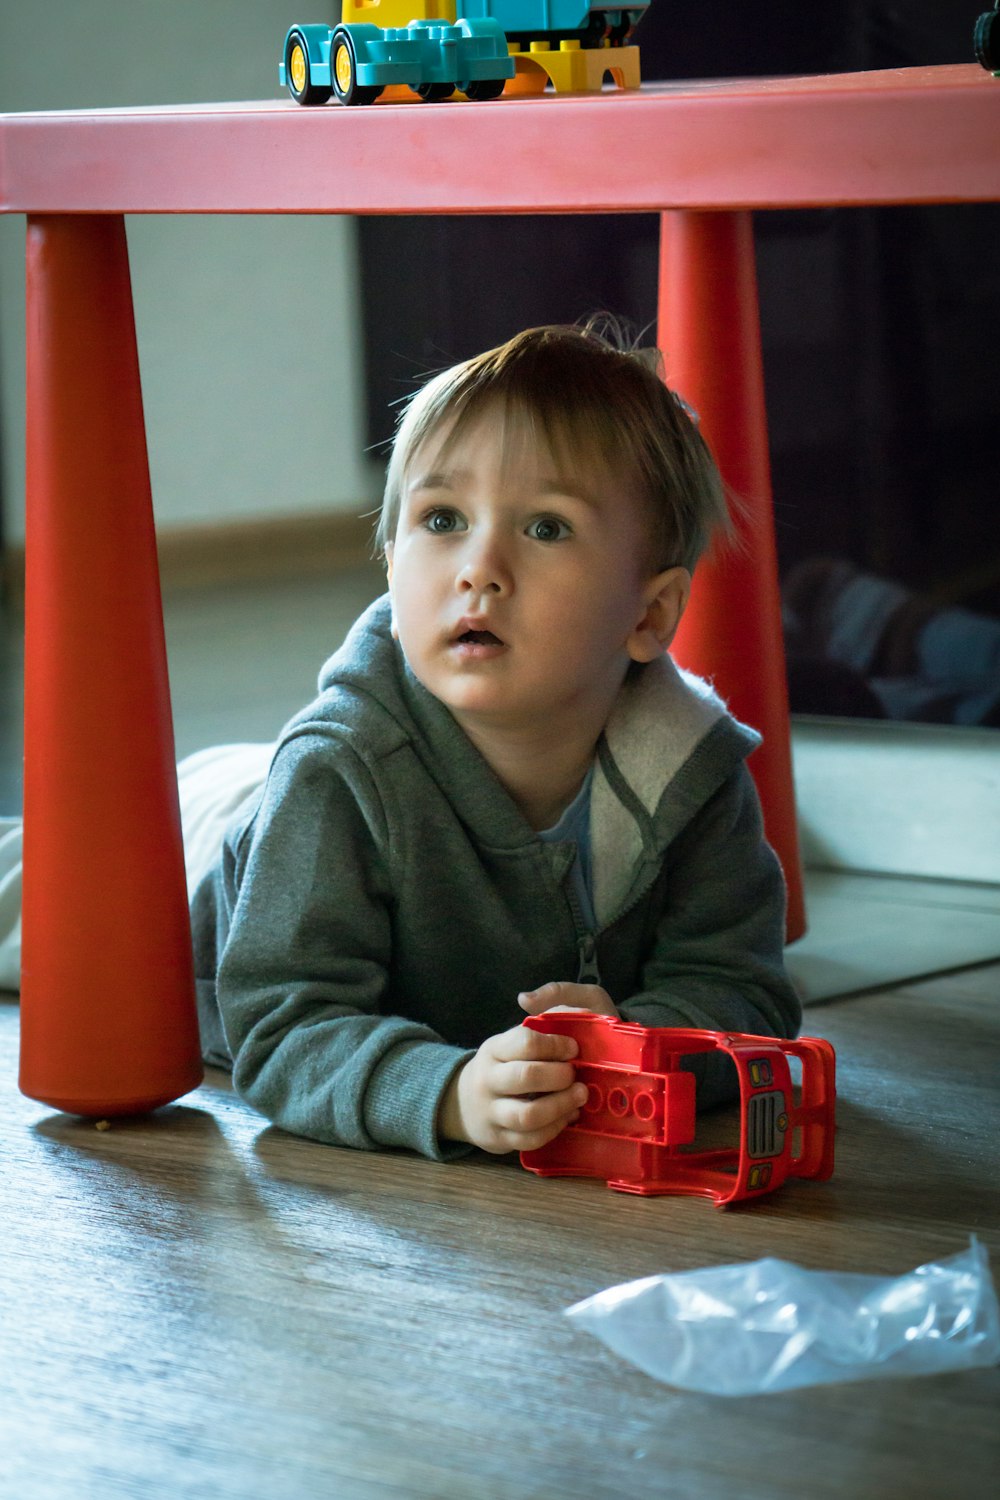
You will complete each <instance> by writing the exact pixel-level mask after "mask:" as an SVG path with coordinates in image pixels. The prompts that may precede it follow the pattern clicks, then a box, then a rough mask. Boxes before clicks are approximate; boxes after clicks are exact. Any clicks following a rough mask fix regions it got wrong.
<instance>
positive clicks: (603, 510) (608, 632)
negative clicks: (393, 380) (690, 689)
mask: <svg viewBox="0 0 1000 1500" xmlns="http://www.w3.org/2000/svg"><path fill="white" fill-rule="evenodd" d="M446 436H447V430H445V431H442V432H439V433H437V434H434V435H432V437H431V438H429V439H428V440H427V441H426V442H425V443H424V444H423V445H422V446H421V447H420V448H419V449H418V450H417V452H416V453H415V454H414V456H413V461H412V463H411V464H410V466H409V469H408V472H407V475H406V483H405V485H404V490H403V496H402V503H401V506H400V514H399V521H398V524H397V528H396V534H395V538H394V540H393V542H392V544H391V545H390V546H389V547H387V549H386V557H387V560H388V564H389V586H390V591H391V594H392V600H393V614H394V627H395V631H396V634H397V636H398V638H399V641H400V644H401V646H402V648H403V651H404V653H405V655H406V659H407V661H408V662H409V664H410V667H411V669H412V670H413V672H414V673H415V674H416V676H417V677H418V678H419V680H420V681H421V682H422V683H423V685H424V687H426V688H427V689H428V690H429V691H430V692H431V693H433V694H434V695H435V697H437V698H439V699H440V700H441V701H442V702H443V703H444V704H446V705H447V707H448V708H449V709H451V711H452V713H453V714H454V715H455V717H456V718H457V719H458V721H459V723H460V724H463V726H464V727H466V728H467V729H470V730H472V729H478V730H480V731H484V730H485V731H488V730H489V729H491V728H494V729H503V730H529V731H530V730H532V729H533V728H539V727H546V728H548V729H551V731H552V732H553V733H558V732H559V726H560V725H563V726H564V727H565V728H567V729H569V728H571V727H572V725H573V722H574V720H575V719H576V720H579V721H580V722H581V723H582V724H593V725H595V726H596V727H595V733H598V732H599V731H600V727H601V726H602V725H603V723H604V720H605V719H606V717H607V715H608V713H609V712H610V709H611V705H612V704H613V702H614V699H615V697H616V695H617V693H618V690H619V688H620V687H621V684H622V681H623V678H624V676H625V672H626V670H627V668H628V665H629V662H630V661H648V660H651V659H652V657H654V656H656V655H658V654H660V652H661V651H663V650H664V649H665V648H666V646H667V645H668V644H669V640H670V638H671V636H672V635H673V631H674V629H675V628H676V624H677V620H678V619H679V617H680V612H681V610H682V608H683V605H684V601H685V599H686V597H687V587H688V584H689V582H690V580H689V577H688V574H687V573H686V572H685V570H684V569H683V568H672V569H670V570H668V571H667V572H665V573H658V574H655V573H654V572H653V571H652V569H651V568H650V566H649V561H648V560H649V558H650V556H651V549H650V544H649V540H648V535H647V532H648V528H647V527H646V525H645V524H644V518H643V516H642V512H641V507H640V504H639V502H638V501H637V500H636V499H634V498H633V497H631V496H630V495H628V494H627V493H626V492H625V490H624V487H623V486H622V485H621V484H620V483H616V482H615V480H614V478H613V477H612V476H610V475H608V474H606V473H604V472H602V470H601V467H600V466H598V465H593V464H592V465H590V466H589V467H588V466H585V465H584V464H583V463H581V464H580V465H579V468H578V469H577V470H574V472H572V473H567V472H566V471H565V464H564V465H563V466H562V468H560V465H559V464H557V462H556V461H555V459H554V458H553V456H552V454H551V453H549V451H548V449H547V447H546V446H545V445H542V446H539V445H538V444H537V443H536V442H535V441H534V440H533V439H531V438H524V439H523V440H522V439H521V438H520V435H519V434H515V435H514V442H513V443H512V444H509V445H508V447H507V451H506V452H505V445H504V442H503V432H502V429H501V426H500V423H499V422H498V421H497V420H494V418H493V416H492V414H491V413H490V412H486V413H485V414H484V415H483V416H482V417H480V418H477V419H475V420H473V421H471V422H470V424H469V426H468V428H467V429H466V430H465V431H464V432H463V433H462V434H461V435H460V436H459V437H458V438H457V439H456V440H455V441H454V442H453V443H452V444H451V445H450V446H449V447H448V449H447V452H446V453H444V454H442V451H441V450H442V445H443V439H444V438H445V437H446Z"/></svg>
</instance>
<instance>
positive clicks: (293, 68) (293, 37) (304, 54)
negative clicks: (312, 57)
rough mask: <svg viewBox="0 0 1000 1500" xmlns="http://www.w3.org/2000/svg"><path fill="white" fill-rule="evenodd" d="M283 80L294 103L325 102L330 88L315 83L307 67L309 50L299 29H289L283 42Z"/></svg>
mask: <svg viewBox="0 0 1000 1500" xmlns="http://www.w3.org/2000/svg"><path fill="white" fill-rule="evenodd" d="M285 81H286V83H287V84H288V92H289V93H290V94H291V96H292V98H293V99H294V100H295V102H296V104H325V103H326V101H327V100H328V99H329V97H330V90H329V89H328V88H326V87H322V86H321V85H319V84H315V83H313V81H312V74H311V71H310V68H309V50H308V48H307V47H306V39H305V37H304V36H303V35H302V33H301V32H300V31H291V32H289V34H288V41H287V42H286V43H285Z"/></svg>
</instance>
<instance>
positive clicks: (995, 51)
mask: <svg viewBox="0 0 1000 1500" xmlns="http://www.w3.org/2000/svg"><path fill="white" fill-rule="evenodd" d="M973 40H974V43H975V48H976V57H977V58H978V59H979V61H980V62H981V63H982V65H983V67H984V68H985V69H986V71H987V72H988V73H998V72H1000V10H988V11H986V13H985V14H984V15H981V16H980V17H979V20H978V21H977V22H976V30H975V35H974V39H973Z"/></svg>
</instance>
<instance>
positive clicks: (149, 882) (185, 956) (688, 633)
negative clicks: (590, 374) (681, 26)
mask: <svg viewBox="0 0 1000 1500" xmlns="http://www.w3.org/2000/svg"><path fill="white" fill-rule="evenodd" d="M997 198H1000V84H998V83H997V81H996V80H994V79H993V78H992V77H990V76H989V75H988V74H986V73H985V72H984V71H983V70H982V69H981V68H979V67H977V66H976V65H975V64H969V65H968V66H965V65H957V66H948V67H933V68H916V69H900V70H896V71H892V72H881V73H864V74H849V75H843V76H833V77H819V78H785V79H755V80H749V81H726V82H707V83H697V84H687V83H685V84H653V85H646V86H644V87H643V89H642V90H641V91H640V92H638V93H632V94H618V93H605V94H602V95H596V96H587V97H582V96H576V97H572V96H560V97H555V98H553V97H546V98H527V99H517V98H511V99H502V100H499V101H497V102H494V103H490V104H478V105H472V104H461V103H444V104H437V105H430V104H416V103H415V104H413V105H393V104H382V105H376V106H374V107H372V108H368V109H341V108H338V107H336V106H328V107H326V108H322V109H314V110H303V109H300V108H298V107H297V106H295V105H293V104H291V103H287V102H284V101H282V102H275V103H264V104H228V105H203V106H186V107H170V108H149V109H123V110H96V111H94V110H92V111H82V112H62V113H46V114H41V113H40V114H24V115H8V116H4V117H0V211H4V212H14V213H26V214H27V215H28V216H29V218H28V283H27V299H28V327H27V345H28V363H27V400H28V471H27V491H28V493H27V503H28V537H27V582H26V587H27V595H26V643H27V662H26V690H25V751H26V765H25V784H24V810H25V826H26V859H25V870H24V913H23V922H24V927H23V980H22V999H21V1008H22V1050H21V1086H22V1088H23V1089H24V1091H25V1092H26V1093H28V1094H30V1095H31V1096H32V1097H35V1098H38V1099H41V1100H43V1101H45V1102H47V1103H50V1104H52V1105H54V1106H56V1107H61V1108H65V1109H70V1110H73V1111H78V1112H80V1113H83V1114H92V1115H100V1114H106V1113H114V1112H129V1111H135V1110H139V1109H143V1108H151V1107H154V1106H156V1105H157V1104H160V1103H165V1102H167V1101H168V1100H170V1099H172V1098H176V1097H178V1096H179V1095H180V1094H181V1093H184V1092H186V1091H187V1090H188V1089H189V1088H191V1087H193V1086H194V1085H195V1084H196V1083H197V1082H198V1079H199V1077H200V1062H199V1056H198V1040H197V1029H196V1025H195V1019H194V1008H193V1004H192V978H191V958H190V938H189V932H188V920H187V909H186V903H185V896H184V880H183V867H182V851H181V841H180V828H179V818H178V813H177V801H176V781H175V776H174V758H173V734H172V726H171V718H170V704H169V691H168V685H167V673H166V657H165V651H164V645H163V632H162V617H161V609H160V597H159V581H158V575H157V569H156V558H155V548H154V535H153V523H152V512H151V507H150V501H149V477H148V467H147V461H146V450H145V435H144V427H143V414H142V401H141V395H140V388H139V369H138V361H137V357H136V348H135V333H134V324H133V312H132V298H131V290H130V283H129V273H128V258H127V251H126V244H125V231H124V217H123V216H124V215H125V214H126V213H357V214H363V213H528V212H530V213H538V212H552V213H599V212H616V213H621V212H626V213H627V212H650V211H655V212H659V213H660V214H661V215H662V219H661V223H662V243H661V270H660V341H661V343H662V345H663V347H664V349H665V350H666V351H667V373H668V377H669V379H670V381H671V383H672V384H674V385H675V386H676V387H677V388H678V389H679V390H680V391H681V393H682V394H683V395H684V396H685V397H686V398H687V400H688V401H689V402H690V403H691V404H692V405H693V406H694V407H695V408H696V409H697V411H698V412H699V414H700V417H701V421H702V425H703V428H704V431H705V433H706V436H707V437H708V440H709V442H710V443H711V444H712V446H713V448H714V450H715V453H716V456H717V458H718V460H719V463H720V466H721V468H722V471H723V474H724V476H725V478H726V480H727V482H728V483H729V485H730V486H732V488H733V489H734V490H735V491H736V492H737V493H738V494H739V495H741V496H742V497H743V499H744V501H745V502H746V507H747V509H746V516H745V518H744V520H743V523H742V525H743V527H744V530H745V537H744V542H745V545H744V546H743V548H742V549H741V550H739V551H738V552H733V553H730V554H729V555H727V556H726V557H725V558H723V559H721V560H720V561H718V562H710V563H708V564H706V565H705V566H704V567H703V568H702V569H701V570H699V575H698V578H697V581H696V588H695V593H694V597H693V599H692V603H691V606H690V609H689V611H688V614H687V616H686V618H685V623H684V628H683V631H682V634H681V635H680V636H679V638H678V641H677V646H676V652H677V655H678V658H679V659H680V660H681V661H682V662H683V663H684V664H685V665H687V666H690V667H692V668H693V669H694V670H696V671H699V672H703V673H705V674H707V675H709V676H712V677H713V678H714V679H715V681H716V683H717V685H718V687H719V688H720V690H721V691H722V693H723V695H724V696H725V697H726V698H727V699H728V700H729V703H730V705H731V706H732V708H733V709H734V711H735V712H736V713H737V714H738V715H739V716H740V717H742V718H744V719H746V720H748V721H749V722H750V723H753V724H755V725H756V726H757V727H758V728H760V729H761V730H762V731H763V732H764V735H765V744H764V746H763V748H762V749H760V750H758V751H757V752H756V753H755V755H754V756H753V757H752V761H751V766H752V769H753V771H754V774H755V776H756V779H757V784H758V786H759V788H760V791H761V796H762V800H763V804H764V810H765V819H766V822H767V828H768V833H769V836H770V838H771V840H772V842H773V844H774V845H775V847H776V848H777V850H778V853H779V855H780V857H781V859H782V862H783V864H784V867H785V871H786V875H787V877H788V881H789V888H790V895H791V909H790V916H789V933H790V935H792V936H794V935H797V934H798V933H799V932H801V931H802V928H803V920H804V919H803V910H802V894H801V890H802V888H801V875H800V872H799V863H798V850H797V842H796V830H795V814H794V801H793V792H792V776H791V760H790V750H789V738H788V709H787V698H786V692H785V681H784V660H783V651H782V641H781V628H780V614H779V598H778V586H777V567H776V559H775V547H774V528H773V520H772V514H771V495H770V479H769V470H768V453H767V428H766V418H765V410H764V396H763V380H762V373H761V359H760V336H759V326H758V314H757V294H756V278H755V269H754V258H753V241H752V223H751V211H753V210H755V209H767V208H796V207H808V206H815V205H861V204H888V203H945V202H961V201H966V202H968V201H983V200H991V199H997ZM84 955H86V961H85V962H84V961H83V956H84Z"/></svg>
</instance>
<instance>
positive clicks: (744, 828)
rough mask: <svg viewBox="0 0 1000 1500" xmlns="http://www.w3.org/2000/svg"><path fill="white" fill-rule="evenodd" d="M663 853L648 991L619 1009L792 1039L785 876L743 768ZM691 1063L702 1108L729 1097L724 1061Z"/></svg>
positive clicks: (670, 1022) (797, 1016)
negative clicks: (785, 956)
mask: <svg viewBox="0 0 1000 1500" xmlns="http://www.w3.org/2000/svg"><path fill="white" fill-rule="evenodd" d="M667 860H668V865H667V868H666V869H665V870H664V872H663V876H662V880H661V889H662V891H663V900H662V902H661V905H660V915H659V918H658V921H657V925H656V930H655V934H654V940H653V943H652V948H651V952H650V957H649V959H648V960H647V962H646V964H645V966H644V969H643V974H642V988H641V990H640V991H639V992H638V993H637V994H635V995H632V996H630V998H629V1000H628V1001H627V1003H626V1004H624V1005H622V1006H621V1007H620V1010H621V1015H622V1017H623V1019H625V1020H628V1021H637V1022H640V1023H641V1024H642V1025H644V1026H686V1027H699V1028H705V1029H708V1030H713V1031H742V1032H749V1033H752V1034H755V1035H767V1036H794V1035H795V1034H796V1033H797V1031H798V1028H799V1025H800V1023H801V1020H802V1007H801V1003H800V1001H799V998H798V995H797V994H796V992H795V990H794V988H793V987H792V984H791V981H790V980H789V978H788V976H787V974H786V972H785V967H784V961H783V951H784V941H785V889H784V880H783V877H782V873H781V868H780V866H779V864H778V860H777V857H776V855H775V854H774V851H773V850H772V849H771V847H770V846H769V845H768V844H767V843H766V841H765V839H764V831H763V823H762V818H761V811H760V803H759V800H758V797H757V791H756V788H755V787H754V784H753V780H752V778H751V776H750V773H749V771H748V770H747V768H746V766H745V765H742V764H741V765H740V766H739V767H738V769H737V770H736V771H735V772H734V773H733V774H732V776H730V778H729V779H728V780H727V781H726V782H725V783H724V784H723V785H722V786H721V787H720V789H719V790H718V791H717V792H716V793H715V795H714V796H713V797H712V798H711V799H710V800H709V801H708V802H707V803H706V804H705V806H704V807H703V808H702V809H701V811H700V812H699V813H698V814H697V815H696V816H695V817H694V818H693V819H692V821H691V823H690V824H689V825H688V827H687V828H686V829H685V831H684V832H683V833H682V834H681V835H680V836H679V838H678V839H677V840H676V841H675V843H674V844H673V845H672V846H671V847H670V849H669V850H668V853H667ZM693 1064H697V1066H695V1072H696V1073H699V1074H700V1076H699V1093H698V1097H699V1103H700V1104H701V1105H708V1104H714V1103H718V1102H721V1101H722V1100H723V1099H726V1098H729V1097H731V1096H732V1094H733V1093H734V1089H735V1075H734V1074H733V1072H732V1069H731V1067H730V1065H729V1062H728V1059H726V1058H724V1057H717V1058H716V1057H709V1058H698V1059H694V1060H693ZM706 1065H707V1066H706Z"/></svg>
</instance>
